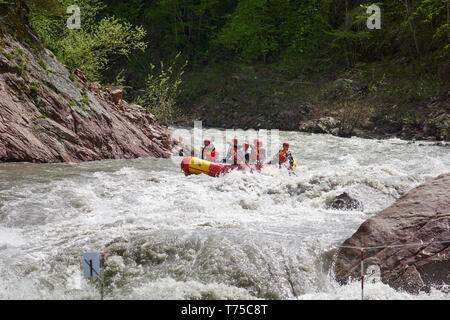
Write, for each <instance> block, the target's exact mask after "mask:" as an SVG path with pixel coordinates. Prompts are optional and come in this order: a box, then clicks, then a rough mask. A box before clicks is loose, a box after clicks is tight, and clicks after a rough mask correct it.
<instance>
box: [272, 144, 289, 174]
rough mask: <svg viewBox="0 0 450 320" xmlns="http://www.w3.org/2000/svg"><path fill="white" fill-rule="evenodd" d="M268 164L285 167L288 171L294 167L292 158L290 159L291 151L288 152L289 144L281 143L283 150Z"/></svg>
mask: <svg viewBox="0 0 450 320" xmlns="http://www.w3.org/2000/svg"><path fill="white" fill-rule="evenodd" d="M269 164H279V165H280V167H281V165H282V164H283V165H285V166H286V167H287V168H288V169H291V168H292V167H293V166H294V157H292V153H291V150H289V143H287V142H285V143H283V148H282V149H281V150H280V151H278V153H277V154H276V155H275V156H274V157H273V159H272V160H271V161H269Z"/></svg>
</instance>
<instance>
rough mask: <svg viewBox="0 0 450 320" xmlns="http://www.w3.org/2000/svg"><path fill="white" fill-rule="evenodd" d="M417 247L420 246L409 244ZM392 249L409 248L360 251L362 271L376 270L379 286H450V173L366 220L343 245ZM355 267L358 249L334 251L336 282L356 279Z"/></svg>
mask: <svg viewBox="0 0 450 320" xmlns="http://www.w3.org/2000/svg"><path fill="white" fill-rule="evenodd" d="M445 242H446V243H445ZM417 243H423V244H418V245H412V246H411V245H408V244H417ZM397 244H405V245H408V246H398V247H386V248H380V249H370V250H365V253H364V255H365V259H364V266H365V268H366V269H367V268H368V267H369V266H372V265H378V266H379V267H380V271H381V281H382V282H384V283H387V284H389V285H390V286H392V287H394V288H396V289H402V290H406V291H408V292H411V293H418V292H419V291H428V290H429V289H430V288H431V286H437V287H439V286H441V285H443V284H445V285H449V284H450V173H447V174H443V175H440V176H438V177H437V178H435V179H433V180H432V181H429V182H427V183H425V184H423V185H421V186H418V187H417V188H414V189H413V190H411V191H410V192H408V193H407V194H406V195H404V196H403V197H401V198H400V199H398V200H397V201H396V202H395V203H394V204H393V205H392V206H390V207H388V208H386V209H384V210H382V211H381V212H379V213H378V214H376V215H375V216H374V217H373V218H370V219H369V220H367V221H365V222H364V223H363V224H362V225H361V226H360V227H359V229H358V230H357V231H356V232H355V233H354V234H353V235H352V236H351V237H350V238H349V239H347V240H346V241H345V242H344V243H343V244H342V246H351V247H376V246H385V245H397ZM360 267H361V266H360V250H358V249H347V248H341V249H340V250H338V252H337V254H336V261H335V266H334V271H335V274H336V278H337V280H338V281H339V282H341V283H346V282H347V281H348V280H349V279H351V278H354V279H359V278H360V270H361V269H360Z"/></svg>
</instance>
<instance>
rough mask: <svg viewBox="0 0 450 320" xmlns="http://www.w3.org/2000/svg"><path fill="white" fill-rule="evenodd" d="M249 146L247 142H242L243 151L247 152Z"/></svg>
mask: <svg viewBox="0 0 450 320" xmlns="http://www.w3.org/2000/svg"><path fill="white" fill-rule="evenodd" d="M249 146H250V144H249V143H248V142H244V148H245V150H247V149H248V147H249Z"/></svg>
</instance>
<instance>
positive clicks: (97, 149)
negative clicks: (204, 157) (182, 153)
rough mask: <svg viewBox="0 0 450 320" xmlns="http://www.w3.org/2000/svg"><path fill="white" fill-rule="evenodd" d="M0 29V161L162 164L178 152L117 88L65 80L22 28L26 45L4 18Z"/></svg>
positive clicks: (77, 75) (78, 76)
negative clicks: (147, 160)
mask: <svg viewBox="0 0 450 320" xmlns="http://www.w3.org/2000/svg"><path fill="white" fill-rule="evenodd" d="M2 23H4V25H3V26H4V27H5V26H6V28H2V30H1V33H0V34H1V39H0V162H10V161H26V162H61V161H72V162H79V161H90V160H101V159H121V158H125V159H129V158H137V157H164V158H167V157H170V155H171V153H172V152H177V153H178V151H179V149H180V147H181V146H180V145H179V142H178V141H177V140H174V139H173V138H172V136H171V133H170V131H169V130H168V129H167V128H165V127H163V126H162V125H161V124H160V123H159V122H158V120H157V119H156V118H155V116H154V115H152V114H151V113H150V112H148V111H147V110H146V109H144V108H142V107H140V106H138V105H133V104H129V103H127V102H126V101H124V100H122V89H121V88H120V87H107V88H102V86H101V85H100V84H98V83H89V82H88V81H87V80H86V78H85V77H84V75H83V74H82V72H81V71H79V70H76V71H75V72H74V73H73V74H72V73H70V72H69V71H68V70H67V69H66V68H65V67H64V66H63V65H62V64H61V63H60V62H59V61H58V60H57V59H56V58H55V56H54V55H53V54H52V52H50V51H49V50H47V49H45V48H44V47H43V46H42V44H39V39H38V36H37V35H36V34H34V33H33V31H32V30H30V28H29V26H27V25H26V22H24V24H25V26H24V29H25V30H27V31H26V36H25V38H24V39H25V40H26V41H23V40H24V39H21V40H20V41H19V40H17V38H18V37H17V36H16V35H14V36H13V35H12V34H11V32H8V30H11V28H13V27H14V26H13V23H11V25H10V26H9V29H8V28H7V27H8V26H7V24H8V21H7V20H5V18H4V17H3V21H2ZM14 23H16V24H17V21H14ZM22 36H23V35H22ZM30 39H31V40H30ZM36 42H37V43H38V45H36Z"/></svg>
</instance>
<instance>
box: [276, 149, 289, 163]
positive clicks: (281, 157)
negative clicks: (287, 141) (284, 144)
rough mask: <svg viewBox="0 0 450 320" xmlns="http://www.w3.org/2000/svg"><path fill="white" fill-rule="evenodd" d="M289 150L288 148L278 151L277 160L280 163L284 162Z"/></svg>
mask: <svg viewBox="0 0 450 320" xmlns="http://www.w3.org/2000/svg"><path fill="white" fill-rule="evenodd" d="M288 152H289V150H287V151H284V149H281V150H280V151H279V152H278V160H279V161H280V163H283V162H286V161H287V153H288Z"/></svg>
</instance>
